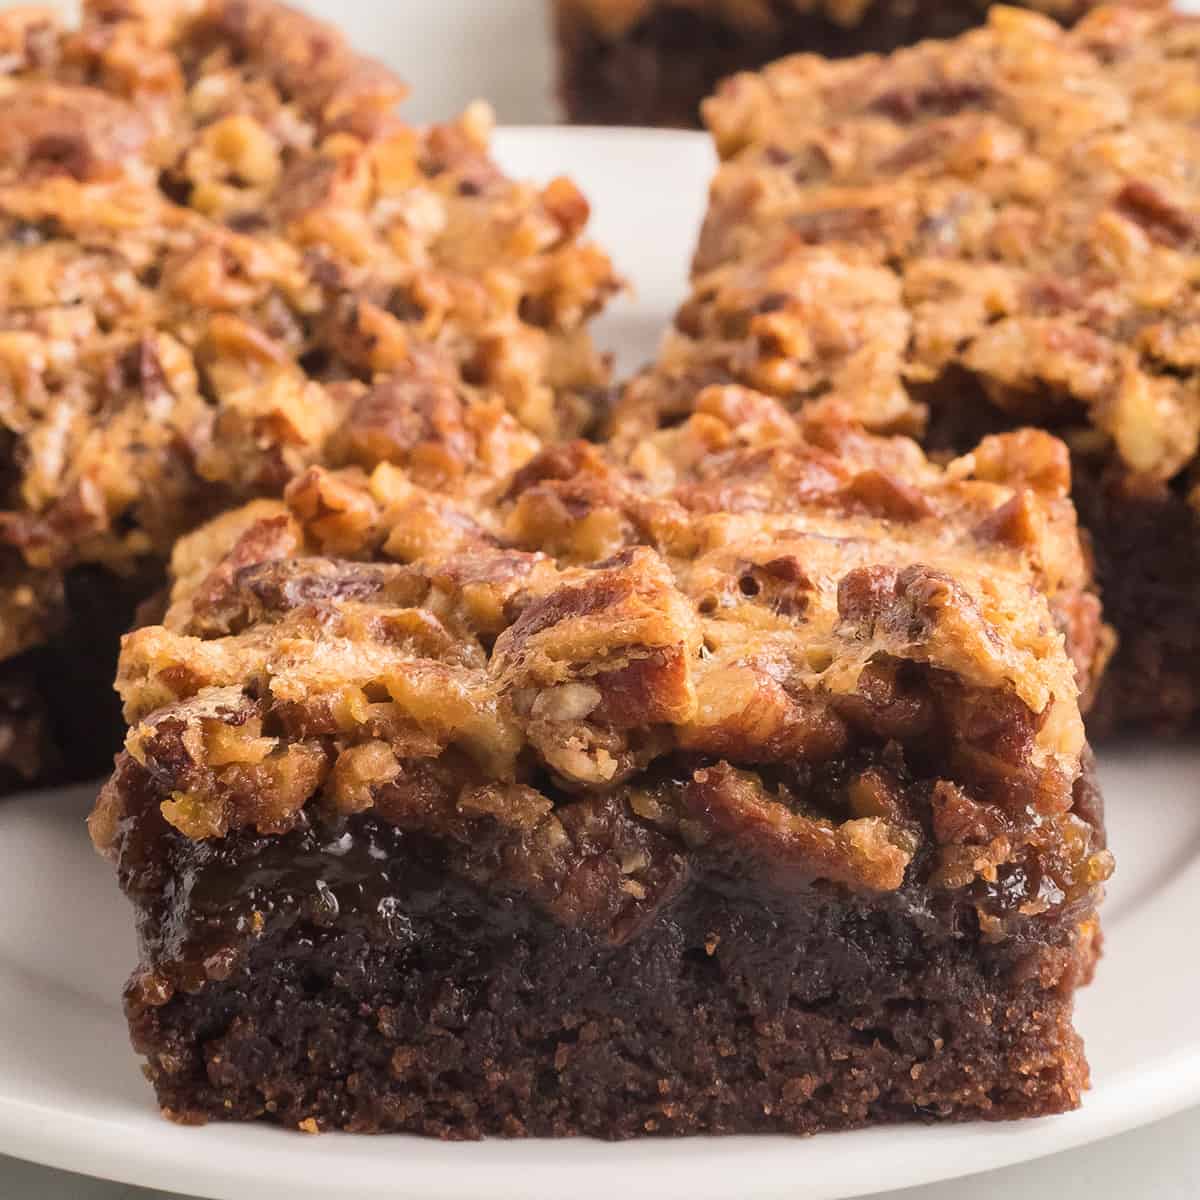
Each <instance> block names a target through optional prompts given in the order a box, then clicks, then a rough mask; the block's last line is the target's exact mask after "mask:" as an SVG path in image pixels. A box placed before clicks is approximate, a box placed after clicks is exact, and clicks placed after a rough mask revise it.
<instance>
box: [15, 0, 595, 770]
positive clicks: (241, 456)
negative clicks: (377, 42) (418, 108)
mask: <svg viewBox="0 0 1200 1200" xmlns="http://www.w3.org/2000/svg"><path fill="white" fill-rule="evenodd" d="M0 46H3V47H4V51H3V53H2V54H0V314H2V315H0V565H2V567H3V573H2V577H3V583H0V672H4V673H5V678H6V679H7V678H8V677H9V676H12V677H14V678H15V676H16V675H17V674H19V673H22V672H24V671H25V664H22V663H19V662H17V660H18V658H19V657H20V656H22V655H25V654H30V653H32V654H36V653H38V652H39V650H42V651H43V652H45V651H46V648H47V647H54V646H57V645H59V644H65V643H63V641H62V639H63V636H64V631H65V634H66V642H67V643H69V642H70V640H71V635H72V631H73V629H74V626H75V625H76V624H77V623H78V622H79V621H81V620H82V621H85V622H86V621H87V620H89V619H90V618H89V616H88V614H86V613H80V612H76V611H72V610H71V609H70V607H69V605H67V604H66V603H65V601H64V596H65V595H66V594H67V593H69V592H70V591H71V590H72V588H73V587H74V584H73V583H72V581H71V577H72V573H74V572H79V571H87V570H92V569H97V568H98V569H100V570H102V571H105V572H110V573H112V574H113V575H114V576H117V577H122V578H129V577H132V576H134V575H137V574H145V573H148V572H149V571H151V570H152V568H153V567H154V565H155V564H158V565H159V570H160V571H161V564H162V563H163V562H164V561H165V558H166V556H167V554H168V553H169V550H170V547H171V546H172V544H173V542H174V540H175V538H176V537H178V536H179V534H180V533H182V532H184V531H186V530H187V529H190V528H192V527H194V526H195V525H196V524H197V523H199V522H200V521H201V520H203V519H205V518H206V517H207V516H210V515H212V514H213V513H215V512H217V511H219V510H220V509H222V508H224V507H227V506H228V505H229V504H231V503H236V502H241V501H244V500H246V499H249V498H251V497H253V496H257V495H278V494H280V492H281V491H282V489H283V487H284V486H285V484H286V483H287V481H288V480H289V479H291V478H293V477H295V476H296V475H298V474H301V473H302V472H303V471H304V470H305V469H306V468H307V467H308V466H309V465H310V464H311V463H313V462H324V463H326V464H331V465H338V464H340V463H357V462H360V461H361V460H363V459H364V458H365V459H367V460H370V459H371V457H372V456H373V455H377V454H379V453H381V452H383V451H385V450H386V449H387V448H388V447H389V445H390V443H391V442H394V441H397V440H399V441H400V442H403V441H404V440H405V439H406V438H408V437H410V436H413V430H412V429H411V428H401V426H400V424H399V422H400V421H403V420H410V419H412V414H411V411H410V409H409V408H408V407H406V406H400V408H401V409H402V410H403V411H402V414H401V415H400V416H397V412H398V407H397V404H396V403H395V401H394V398H393V396H392V394H391V393H389V392H388V390H387V387H386V386H385V381H387V380H388V379H390V378H393V377H394V376H395V375H396V373H397V372H401V373H403V375H404V378H405V379H408V378H410V377H411V376H413V375H421V376H422V377H425V376H427V375H429V374H437V375H438V376H439V377H444V378H445V379H446V380H447V383H446V385H445V387H446V389H449V391H450V392H453V393H456V394H458V393H462V394H465V393H470V394H472V395H481V396H486V397H487V398H488V401H489V403H490V404H492V405H493V406H494V407H495V409H496V411H497V419H499V417H500V415H501V414H503V417H504V420H505V421H507V422H509V423H510V424H511V425H512V427H513V431H514V432H513V437H514V438H517V436H518V434H517V431H518V430H529V431H536V432H537V433H538V434H540V435H542V436H544V437H548V438H554V437H562V436H574V435H576V434H578V433H580V432H582V431H583V430H584V429H586V428H587V427H588V425H589V423H590V422H591V420H592V412H593V407H594V402H595V398H596V395H597V393H598V391H599V390H600V389H602V388H603V386H604V385H605V383H606V379H607V368H606V364H605V362H604V361H603V360H602V358H601V357H600V355H599V354H598V353H597V352H596V351H595V350H594V349H593V347H592V346H591V344H590V341H589V339H588V336H587V332H586V328H585V327H586V323H587V321H588V319H589V318H590V317H591V316H592V315H593V314H594V313H595V312H596V311H598V309H599V308H600V307H601V306H602V305H603V303H604V302H605V300H606V298H607V297H608V296H609V295H610V294H611V292H612V291H613V290H614V288H615V286H616V280H615V278H614V275H613V272H612V268H611V265H610V264H609V262H608V259H607V258H606V257H605V256H604V255H603V254H602V253H601V252H600V251H599V250H598V249H597V248H595V247H594V246H592V245H591V244H589V243H587V242H586V241H585V240H584V239H583V236H582V234H583V228H584V226H585V225H586V222H587V218H588V206H587V203H586V201H585V200H584V199H583V197H582V196H581V195H580V193H579V192H578V190H577V189H575V188H574V186H573V185H571V184H570V183H569V182H568V181H567V180H565V179H558V180H555V181H554V182H552V183H550V184H549V185H548V186H546V187H544V188H537V187H533V186H531V185H528V184H524V183H519V182H514V181H511V180H509V179H507V178H506V177H505V176H504V175H503V174H502V172H501V171H500V170H499V168H498V167H497V166H496V164H495V163H494V162H493V161H492V160H491V158H490V157H489V155H488V149H487V143H488V136H489V131H490V121H491V119H490V114H489V112H488V110H487V109H486V108H485V107H483V106H475V107H473V108H471V109H470V110H469V111H468V112H467V113H466V114H465V115H464V116H463V117H462V118H461V119H460V120H459V121H457V122H455V123H453V124H447V125H440V126H434V127H431V128H423V129H418V128H414V127H412V126H409V125H408V124H406V123H405V122H404V121H403V120H402V119H401V118H400V117H399V116H397V115H396V111H395V110H396V105H397V102H398V101H400V100H401V99H402V97H403V94H404V88H403V86H402V85H401V84H400V82H399V81H398V80H397V79H395V77H394V76H392V75H391V73H390V72H388V71H387V70H385V69H384V68H383V67H381V66H379V65H378V64H375V63H373V62H371V61H369V60H367V59H364V58H362V57H360V56H358V55H357V54H355V53H354V52H352V51H351V49H350V48H349V47H348V46H347V45H346V43H345V42H344V41H343V39H342V38H341V36H340V35H339V34H337V33H336V32H335V31H333V30H332V29H330V28H329V27H327V26H325V25H323V24H321V23H319V22H317V21H315V20H313V19H312V18H310V17H307V16H304V15H302V14H300V13H298V12H295V11H292V10H291V9H288V8H286V7H284V6H281V5H278V4H274V3H268V2H265V0H204V2H194V0H189V2H183V0H171V2H167V3H149V2H148V0H147V2H140V0H90V2H89V3H87V4H85V5H84V13H83V20H82V24H81V25H80V26H79V27H78V28H73V27H70V28H69V27H64V26H62V25H61V24H60V23H59V21H58V19H57V18H56V17H55V15H54V14H53V13H52V12H51V11H49V10H44V9H35V8H20V9H15V10H11V11H6V12H5V13H3V14H0ZM398 386H400V387H401V388H403V387H404V386H407V385H406V384H401V385H398ZM437 404H438V401H436V399H435V400H431V406H432V407H431V408H430V410H429V411H428V412H427V413H426V414H425V416H424V417H422V418H421V419H425V420H429V421H432V422H434V423H436V422H437V421H438V420H439V419H440V417H439V415H438V411H437ZM130 615H131V614H130ZM60 657H61V655H60ZM3 664H9V665H8V666H4V665H3ZM60 665H63V666H64V670H65V669H67V668H65V665H64V664H60ZM26 673H27V672H26ZM45 699H46V700H47V701H48V702H49V703H50V705H51V706H52V707H53V706H55V705H56V704H57V701H56V699H55V697H53V696H50V697H45ZM77 702H78V698H77V697H73V698H72V700H71V703H72V704H75V703H77ZM2 720H3V719H2V718H0V730H2V728H3V725H2ZM4 737H5V735H4V734H3V733H2V732H0V743H2V742H3V740H4ZM21 740H22V743H23V744H24V745H27V744H28V739H27V738H23V739H21ZM109 750H110V751H111V747H110V748H109ZM3 761H7V760H6V759H5V755H4V753H3V751H2V750H0V762H3ZM11 765H12V766H13V767H14V768H15V770H16V773H17V775H18V776H21V777H25V778H27V779H32V778H34V777H36V776H37V774H38V772H39V770H40V764H39V760H38V756H36V755H33V756H30V757H29V758H28V761H23V762H21V763H17V762H16V760H15V759H13V760H11ZM2 772H3V766H0V773H2Z"/></svg>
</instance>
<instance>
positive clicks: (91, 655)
mask: <svg viewBox="0 0 1200 1200" xmlns="http://www.w3.org/2000/svg"><path fill="white" fill-rule="evenodd" d="M163 576H164V572H163V570H162V568H161V567H160V566H149V565H146V566H143V567H141V568H140V569H139V570H137V571H135V573H134V574H133V575H132V576H131V577H129V578H122V577H120V576H116V575H112V574H109V573H108V572H106V571H104V570H102V569H100V568H98V567H76V568H74V569H72V570H70V571H67V572H66V573H65V575H64V577H63V597H64V603H63V613H64V617H63V621H64V623H63V625H62V627H61V628H59V630H58V631H57V632H56V633H55V635H54V636H53V637H51V638H49V639H48V640H47V641H45V642H44V643H43V644H42V645H40V646H37V647H36V648H34V649H32V650H28V651H26V652H25V653H24V654H21V655H18V656H17V657H16V658H13V659H10V660H9V661H7V662H0V795H4V794H5V793H7V792H12V791H17V790H20V789H22V788H29V787H35V786H37V787H45V786H48V785H52V784H60V783H70V782H74V781H77V780H82V779H91V778H97V777H99V776H100V775H102V774H103V773H104V772H105V771H107V770H111V769H112V762H113V757H114V756H115V755H116V753H117V751H118V750H120V748H121V742H122V739H123V736H124V729H125V726H124V722H123V721H122V720H121V703H120V700H119V699H118V697H117V694H116V692H115V691H114V690H113V685H112V681H113V679H114V678H115V676H116V671H117V655H118V653H119V651H120V644H121V635H122V634H124V633H127V632H128V631H129V630H130V629H132V628H133V627H134V625H135V624H136V621H137V610H138V607H139V605H140V604H141V603H142V602H144V601H145V599H146V597H148V596H151V595H153V594H154V592H155V591H156V590H157V589H159V588H161V587H162V586H163V582H164V579H163Z"/></svg>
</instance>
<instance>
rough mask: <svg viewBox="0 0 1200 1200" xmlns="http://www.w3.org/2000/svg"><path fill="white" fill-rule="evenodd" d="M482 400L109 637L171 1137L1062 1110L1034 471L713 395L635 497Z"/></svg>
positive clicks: (126, 820) (1062, 821) (1043, 580)
mask: <svg viewBox="0 0 1200 1200" xmlns="http://www.w3.org/2000/svg"><path fill="white" fill-rule="evenodd" d="M422 394H423V393H422V390H421V389H420V388H413V389H411V390H410V392H409V393H408V397H409V401H410V402H411V403H412V404H413V406H414V410H415V409H416V408H417V407H418V406H419V404H420V403H421V397H422ZM476 404H477V401H476V400H474V399H473V398H472V397H471V396H469V395H466V394H463V393H459V394H457V395H456V394H455V393H454V392H453V390H450V391H447V393H446V394H445V397H444V404H443V406H442V407H441V409H440V410H439V411H440V413H441V420H439V421H438V422H437V423H436V424H435V423H432V422H426V423H424V424H422V430H423V433H422V437H421V439H420V441H419V442H418V443H417V444H414V445H413V447H412V449H411V451H410V452H409V454H408V456H407V457H406V458H405V459H404V460H402V461H399V462H397V461H383V462H379V463H377V464H375V465H374V466H368V465H367V464H360V465H358V466H356V467H351V468H343V469H341V470H336V471H331V470H328V469H326V468H323V467H312V468H310V469H309V470H308V471H306V472H305V473H303V474H301V475H300V476H298V477H297V478H296V479H295V480H294V481H293V482H292V483H291V484H290V485H289V486H288V488H287V490H286V494H285V497H284V499H283V500H282V501H277V500H261V501H258V502H256V503H255V504H253V505H251V506H249V507H247V508H244V509H241V510H237V511H234V512H232V513H229V514H226V515H224V516H222V517H220V518H219V519H217V520H216V521H215V522H214V523H212V524H210V525H207V526H205V527H203V528H201V529H200V530H199V531H197V532H196V533H193V534H192V535H190V536H189V537H187V538H185V539H183V540H182V541H181V542H180V543H179V545H178V546H177V548H176V551H175V555H174V560H173V569H172V577H173V587H172V594H171V603H170V606H169V608H168V610H167V613H166V616H165V619H164V621H163V622H162V623H161V624H159V625H154V626H147V627H144V628H142V629H140V630H138V631H137V632H135V633H134V634H132V635H130V637H129V638H128V639H127V640H126V642H125V646H124V650H123V653H122V660H121V669H120V676H119V687H120V691H121V694H122V696H123V698H124V703H125V711H126V716H127V719H128V723H129V734H128V739H127V743H126V750H125V752H124V753H123V754H122V755H121V757H120V758H119V760H118V763H117V769H116V772H115V774H114V775H113V777H112V779H111V781H110V782H109V783H108V785H107V786H106V788H105V789H104V791H103V793H102V795H101V797H100V799H99V801H98V804H97V807H96V810H95V812H94V814H93V817H92V819H91V832H92V836H93V839H94V841H95V843H96V845H97V846H98V848H99V849H100V850H102V851H103V852H104V853H105V854H107V855H108V856H109V857H110V858H111V859H112V860H113V861H114V863H115V865H116V869H117V873H118V876H119V879H120V883H121V886H122V888H123V889H124V891H125V892H126V894H127V895H128V897H129V899H130V900H131V901H132V903H133V906H134V909H135V911H136V913H137V924H138V932H139V939H140V948H141V962H140V965H139V966H138V968H137V970H136V971H135V973H134V974H133V976H132V978H131V980H130V982H129V985H128V988H127V990H126V995H125V1004H126V1012H127V1015H128V1018H129V1023H130V1029H131V1032H132V1037H133V1041H134V1045H135V1047H136V1048H137V1050H138V1051H139V1052H140V1053H141V1054H142V1055H143V1056H144V1057H145V1059H146V1064H147V1066H146V1070H147V1074H148V1077H149V1079H150V1081H151V1082H152V1083H153V1085H154V1087H155V1089H156V1092H157V1096H158V1100H159V1103H160V1105H161V1107H162V1109H163V1111H164V1112H165V1113H166V1114H167V1115H168V1116H170V1117H171V1118H173V1119H175V1120H178V1121H184V1122H195V1121H205V1120H210V1119H216V1120H226V1119H232V1120H252V1119H261V1120H266V1121H270V1122H277V1123H280V1124H283V1125H285V1126H289V1127H293V1128H300V1129H305V1130H309V1131H313V1132H315V1131H317V1130H326V1129H345V1130H355V1131H383V1130H405V1131H413V1132H418V1133H423V1134H430V1135H437V1136H440V1137H445V1138H467V1137H477V1136H481V1135H484V1134H503V1135H511V1136H519V1135H539V1136H561V1135H570V1134H589V1135H595V1136H600V1137H605V1138H625V1137H632V1136H637V1135H646V1134H689V1133H701V1132H703V1133H733V1132H754V1131H785V1132H791V1133H809V1132H815V1131H817V1130H822V1129H835V1128H846V1127H852V1126H861V1125H865V1124H873V1123H883V1122H895V1121H907V1120H966V1119H974V1118H1007V1117H1018V1116H1031V1115H1037V1114H1043V1113H1054V1112H1062V1111H1064V1110H1067V1109H1070V1108H1072V1107H1074V1106H1075V1105H1076V1104H1077V1103H1078V1102H1079V1098H1080V1093H1081V1091H1082V1089H1083V1088H1084V1087H1085V1086H1086V1084H1087V1065H1086V1061H1085V1058H1084V1054H1083V1049H1082V1046H1081V1043H1080V1040H1079V1037H1078V1036H1077V1034H1076V1033H1075V1031H1074V1029H1073V1026H1072V1020H1071V1014H1072V997H1073V993H1074V991H1075V989H1076V987H1077V986H1078V985H1080V984H1081V983H1083V982H1085V981H1086V980H1087V978H1088V977H1089V975H1090V973H1091V970H1092V966H1093V963H1094V960H1095V957H1096V954H1097V951H1098V947H1099V934H1098V925H1097V917H1096V906H1097V902H1098V900H1099V897H1100V894H1101V890H1102V885H1103V881H1104V880H1105V879H1106V878H1107V876H1108V874H1109V872H1110V870H1111V858H1110V856H1109V854H1108V852H1107V850H1106V849H1105V848H1104V845H1105V843H1104V831H1103V822H1102V813H1101V809H1100V805H1099V801H1098V797H1097V794H1096V791H1095V789H1094V786H1093V778H1092V770H1091V763H1090V757H1089V754H1088V751H1087V748H1086V743H1085V739H1084V732H1083V725H1082V721H1081V718H1080V712H1079V705H1078V695H1077V687H1078V685H1077V682H1076V679H1077V675H1083V676H1084V677H1086V675H1087V672H1088V670H1089V661H1088V660H1089V658H1090V657H1091V655H1092V653H1093V650H1092V648H1093V647H1094V646H1095V644H1096V642H1097V632H1096V627H1097V625H1098V619H1099V618H1098V606H1097V604H1096V600H1095V596H1094V595H1093V593H1092V590H1091V585H1090V578H1089V571H1088V563H1087V560H1086V558H1085V556H1084V554H1083V552H1082V550H1081V547H1080V543H1079V540H1078V536H1077V532H1076V526H1075V517H1074V510H1073V508H1072V505H1071V502H1070V500H1069V499H1068V486H1069V464H1068V457H1067V451H1066V449H1065V448H1064V447H1063V445H1062V444H1061V443H1060V442H1058V441H1057V440H1056V439H1054V438H1053V437H1051V436H1050V435H1049V434H1046V433H1043V432H1039V431H1025V432H1020V433H1012V434H1006V435H999V436H993V437H988V438H986V439H985V440H984V441H983V442H981V444H980V445H979V446H978V447H977V448H976V449H974V450H973V451H971V452H970V453H968V454H966V455H964V456H962V457H959V458H957V459H955V460H954V461H952V462H949V463H948V464H947V465H944V466H938V465H935V464H933V463H931V462H929V461H927V460H926V458H925V457H924V456H923V454H922V453H921V451H920V450H919V449H918V447H917V446H916V444H915V443H913V442H911V441H909V440H908V439H905V438H902V437H877V436H874V435H870V434H866V433H864V432H862V431H861V429H860V428H859V427H857V426H855V425H853V424H851V423H849V422H847V421H846V420H844V419H842V418H839V416H838V414H836V413H835V412H833V411H832V410H825V411H823V412H821V413H819V414H816V415H814V416H813V417H812V418H797V417H793V416H792V415H789V413H788V412H787V411H786V409H785V408H784V407H783V406H782V405H781V404H780V402H779V401H778V400H775V399H773V398H771V397H768V396H765V395H762V394H760V393H756V392H753V391H750V390H748V389H745V388H742V387H740V386H737V385H725V386H713V387H708V388H703V389H700V390H698V391H697V392H696V393H694V394H693V396H692V402H691V405H690V409H689V411H688V412H687V413H686V414H684V415H683V417H682V418H681V419H678V420H676V421H674V422H673V423H672V424H671V425H670V427H669V428H664V429H660V430H654V431H652V432H650V433H648V434H647V435H646V436H645V437H644V438H642V439H640V440H638V441H636V442H635V443H631V444H630V445H629V446H628V448H627V450H625V451H623V452H622V453H621V454H620V456H618V453H617V451H616V450H615V449H605V448H601V447H597V446H595V445H592V444H588V443H584V442H566V443H562V444H559V445H555V446H547V447H544V448H542V449H537V448H536V447H532V446H531V445H530V443H529V439H528V435H527V434H526V433H525V432H524V431H523V430H522V429H521V428H520V426H519V425H518V424H517V422H516V421H515V420H514V418H512V417H511V416H510V415H508V414H506V413H497V412H495V410H494V409H489V410H487V412H486V413H484V414H480V413H479V412H478V411H477V409H476V407H475V406H476ZM415 423H416V421H415V419H414V424H415ZM430 464H435V465H434V466H433V467H431V466H430ZM1073 658H1074V660H1076V661H1073Z"/></svg>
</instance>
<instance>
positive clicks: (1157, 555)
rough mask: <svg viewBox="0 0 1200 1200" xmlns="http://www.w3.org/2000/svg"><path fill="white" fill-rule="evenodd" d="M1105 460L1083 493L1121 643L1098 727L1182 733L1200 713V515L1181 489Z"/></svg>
mask: <svg viewBox="0 0 1200 1200" xmlns="http://www.w3.org/2000/svg"><path fill="white" fill-rule="evenodd" d="M1129 483H1130V481H1129V480H1128V479H1122V478H1120V477H1113V476H1111V475H1110V474H1108V473H1106V472H1104V471H1102V470H1101V469H1099V468H1098V467H1097V466H1096V465H1095V464H1083V465H1080V466H1077V467H1076V470H1075V487H1074V492H1073V495H1074V499H1075V504H1076V506H1077V507H1078V509H1079V515H1080V519H1081V521H1082V522H1083V524H1084V526H1085V528H1087V529H1089V530H1091V532H1092V544H1093V546H1094V549H1095V555H1096V573H1097V577H1098V579H1099V580H1100V583H1101V587H1102V588H1103V596H1104V613H1105V617H1106V618H1107V619H1108V620H1109V621H1110V622H1111V623H1112V624H1113V626H1114V627H1115V628H1116V630H1117V633H1118V637H1119V642H1118V645H1117V651H1116V654H1115V655H1114V656H1113V659H1112V661H1111V663H1110V664H1109V666H1108V670H1107V672H1106V674H1105V677H1104V681H1103V683H1102V684H1101V687H1100V691H1099V694H1098V696H1097V699H1096V703H1095V705H1094V707H1093V709H1092V711H1091V713H1090V714H1089V715H1088V732H1089V735H1090V736H1091V737H1092V738H1103V737H1107V736H1110V735H1112V734H1114V733H1115V732H1117V731H1120V732H1122V733H1128V732H1137V731H1139V730H1141V731H1145V732H1149V733H1153V734H1156V735H1181V734H1183V733H1185V732H1186V731H1188V730H1189V729H1194V728H1195V723H1196V714H1197V713H1200V622H1197V619H1196V614H1197V613H1200V522H1197V519H1196V513H1195V510H1194V509H1193V507H1192V505H1190V504H1189V503H1188V501H1187V498H1186V496H1185V495H1182V494H1181V493H1180V492H1179V491H1178V490H1177V489H1176V488H1175V487H1171V486H1168V487H1155V488H1154V489H1153V490H1152V491H1151V493H1150V494H1148V495H1138V494H1137V493H1136V492H1135V491H1133V490H1132V489H1131V488H1130V486H1129Z"/></svg>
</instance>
